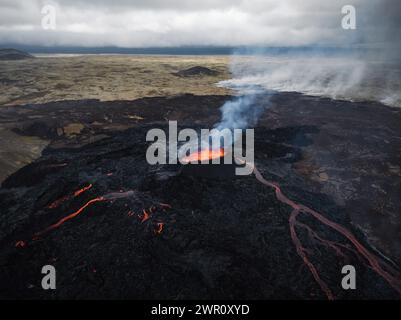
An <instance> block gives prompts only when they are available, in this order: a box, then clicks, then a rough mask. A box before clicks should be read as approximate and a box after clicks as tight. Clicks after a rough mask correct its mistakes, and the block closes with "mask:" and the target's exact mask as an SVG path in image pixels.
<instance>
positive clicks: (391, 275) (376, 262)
mask: <svg viewBox="0 0 401 320" xmlns="http://www.w3.org/2000/svg"><path fill="white" fill-rule="evenodd" d="M253 173H254V174H255V177H256V179H257V180H258V181H259V182H261V183H262V184H264V185H266V186H268V187H271V188H273V189H274V190H275V193H276V197H277V199H278V200H279V201H280V202H282V203H284V204H286V205H288V206H290V207H291V208H292V209H293V211H292V213H291V215H290V217H289V225H290V233H291V239H292V241H293V243H294V245H295V248H296V250H297V253H298V255H299V256H300V257H301V258H302V260H303V262H304V264H305V265H306V266H307V267H308V269H309V270H310V272H311V273H312V275H313V278H314V279H315V281H316V282H317V283H318V284H319V286H320V288H321V289H322V291H323V292H324V293H325V294H326V296H327V298H328V299H330V300H333V299H334V295H333V293H332V291H331V290H330V288H329V287H328V286H327V284H326V283H325V282H324V281H323V280H322V279H321V277H320V275H319V272H318V270H317V269H316V267H315V266H314V264H313V263H312V262H311V261H310V260H309V258H308V255H307V250H306V248H305V247H303V245H302V243H301V240H300V239H299V237H298V235H297V232H296V227H300V228H304V229H306V230H307V231H308V235H309V236H310V237H312V238H314V239H315V240H318V241H320V243H322V244H323V245H324V246H326V247H329V248H331V249H333V250H335V251H336V253H337V254H339V255H342V256H344V254H343V253H342V250H341V249H340V248H343V249H348V250H350V249H349V248H348V247H345V246H344V245H341V244H339V243H336V242H333V241H329V240H327V239H322V238H321V237H319V236H318V235H317V233H316V232H315V231H313V230H312V229H311V228H310V227H309V226H307V225H305V224H303V223H301V222H299V221H297V217H298V216H299V215H300V214H302V213H303V214H309V215H311V216H312V217H314V218H315V219H317V220H318V221H319V222H321V223H323V224H324V225H326V226H328V227H330V228H331V229H334V230H335V231H337V232H338V233H340V234H341V235H342V236H344V237H345V238H346V239H348V240H349V241H350V242H351V243H352V244H353V246H354V248H355V251H354V252H356V253H358V254H359V255H360V256H362V257H364V258H365V259H366V260H367V262H368V264H369V266H370V267H371V268H372V270H374V271H375V272H376V273H377V274H379V275H380V276H381V277H382V278H383V279H385V280H386V281H387V282H388V284H389V285H390V286H391V287H392V288H393V289H394V290H396V291H397V292H398V293H399V294H401V282H400V275H399V274H398V272H397V271H395V270H394V269H393V268H392V267H391V266H390V265H388V264H387V263H385V262H384V261H382V260H380V259H379V258H377V257H376V256H375V255H374V254H372V253H371V252H369V251H368V250H367V249H366V248H365V247H364V246H363V245H362V244H361V243H360V242H359V241H358V240H357V239H356V237H355V236H354V235H353V234H352V233H351V232H350V231H349V230H347V229H346V228H344V227H343V226H341V225H339V224H337V223H335V222H333V221H331V220H330V219H328V218H326V217H325V216H323V215H322V214H320V213H318V212H316V211H314V210H312V209H310V208H308V207H306V206H304V205H303V204H300V203H296V202H294V201H292V200H290V199H289V198H287V197H286V196H285V195H284V194H283V192H282V191H281V189H280V187H279V185H278V184H276V183H274V182H270V181H267V180H266V179H265V178H263V176H262V174H261V173H260V171H259V170H258V169H257V168H256V166H255V167H254V170H253Z"/></svg>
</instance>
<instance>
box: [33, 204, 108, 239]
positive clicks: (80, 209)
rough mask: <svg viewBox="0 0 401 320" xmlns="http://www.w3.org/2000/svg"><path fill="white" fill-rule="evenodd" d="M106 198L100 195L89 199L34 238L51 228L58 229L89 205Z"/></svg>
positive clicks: (37, 234)
mask: <svg viewBox="0 0 401 320" xmlns="http://www.w3.org/2000/svg"><path fill="white" fill-rule="evenodd" d="M104 200H105V199H104V198H103V197H99V198H95V199H92V200H90V201H88V202H87V203H86V204H85V205H83V206H82V207H81V208H79V209H78V210H77V211H75V212H74V213H71V214H70V215H68V216H66V217H64V218H62V219H60V220H59V221H58V222H56V223H55V224H52V225H51V226H49V227H47V228H46V229H45V230H43V231H40V232H38V233H36V234H35V236H34V239H37V238H38V237H39V236H41V235H42V234H44V233H46V232H48V231H50V230H53V229H56V228H58V227H60V226H61V225H62V224H63V223H64V222H66V221H68V220H70V219H73V218H75V217H76V216H77V215H79V214H80V213H81V212H82V211H84V210H85V209H86V208H87V207H89V206H90V205H92V204H93V203H95V202H99V201H104Z"/></svg>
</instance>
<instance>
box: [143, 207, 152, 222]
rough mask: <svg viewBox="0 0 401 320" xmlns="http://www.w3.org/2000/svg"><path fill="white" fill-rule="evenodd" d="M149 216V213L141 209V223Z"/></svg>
mask: <svg viewBox="0 0 401 320" xmlns="http://www.w3.org/2000/svg"><path fill="white" fill-rule="evenodd" d="M149 218H150V215H149V213H148V212H147V211H146V210H145V209H143V216H142V219H141V222H142V223H143V222H145V221H146V220H148V219H149Z"/></svg>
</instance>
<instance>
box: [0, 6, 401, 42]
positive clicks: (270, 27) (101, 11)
mask: <svg viewBox="0 0 401 320" xmlns="http://www.w3.org/2000/svg"><path fill="white" fill-rule="evenodd" d="M399 2H401V1H399V0H354V1H351V0H330V1H329V0H326V1H325V0H303V1H300V0H275V1H273V0H214V1H212V0H196V1H193V0H112V1H108V0H91V1H84V0H54V1H47V0H0V44H9V43H15V44H22V45H46V46H86V47H88V46H120V47H152V46H158V47H160V46H182V45H217V46H239V45H261V46H299V45H314V44H323V45H339V46H341V45H347V44H349V43H364V42H366V41H367V39H369V40H370V41H373V42H380V41H381V39H382V37H387V35H388V34H389V32H387V30H386V28H383V25H382V24H385V25H386V27H388V26H390V27H391V28H394V27H395V26H396V27H398V26H399V23H397V22H394V24H395V26H392V25H391V23H393V22H391V21H393V20H394V21H398V20H400V19H399V15H398V13H400V10H399V7H400V5H399V4H398V3H399ZM46 4H52V5H54V6H55V8H56V29H55V30H44V29H43V28H42V18H43V14H42V13H41V10H42V8H43V6H45V5H46ZM346 4H352V5H354V6H355V8H356V10H357V30H356V31H350V30H348V31H347V30H343V29H342V28H341V19H342V17H343V15H342V13H341V8H342V6H343V5H346ZM394 6H398V8H397V10H394V9H393V7H394ZM394 12H395V13H397V14H395V13H394ZM392 19H393V20H392ZM380 21H381V22H380ZM389 21H390V22H391V23H390V22H389ZM378 30H380V31H378ZM397 32H398V31H397ZM372 35H373V36H372Z"/></svg>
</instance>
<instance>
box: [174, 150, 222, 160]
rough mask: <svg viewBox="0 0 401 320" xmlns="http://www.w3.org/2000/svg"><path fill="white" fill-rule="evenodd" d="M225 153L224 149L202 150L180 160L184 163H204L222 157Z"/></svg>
mask: <svg viewBox="0 0 401 320" xmlns="http://www.w3.org/2000/svg"><path fill="white" fill-rule="evenodd" d="M224 155H225V152H224V149H218V150H208V149H204V150H201V151H199V152H196V153H192V154H190V155H189V156H186V157H184V158H183V159H182V160H183V161H184V162H187V163H188V162H199V161H206V160H213V159H216V158H221V157H224Z"/></svg>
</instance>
